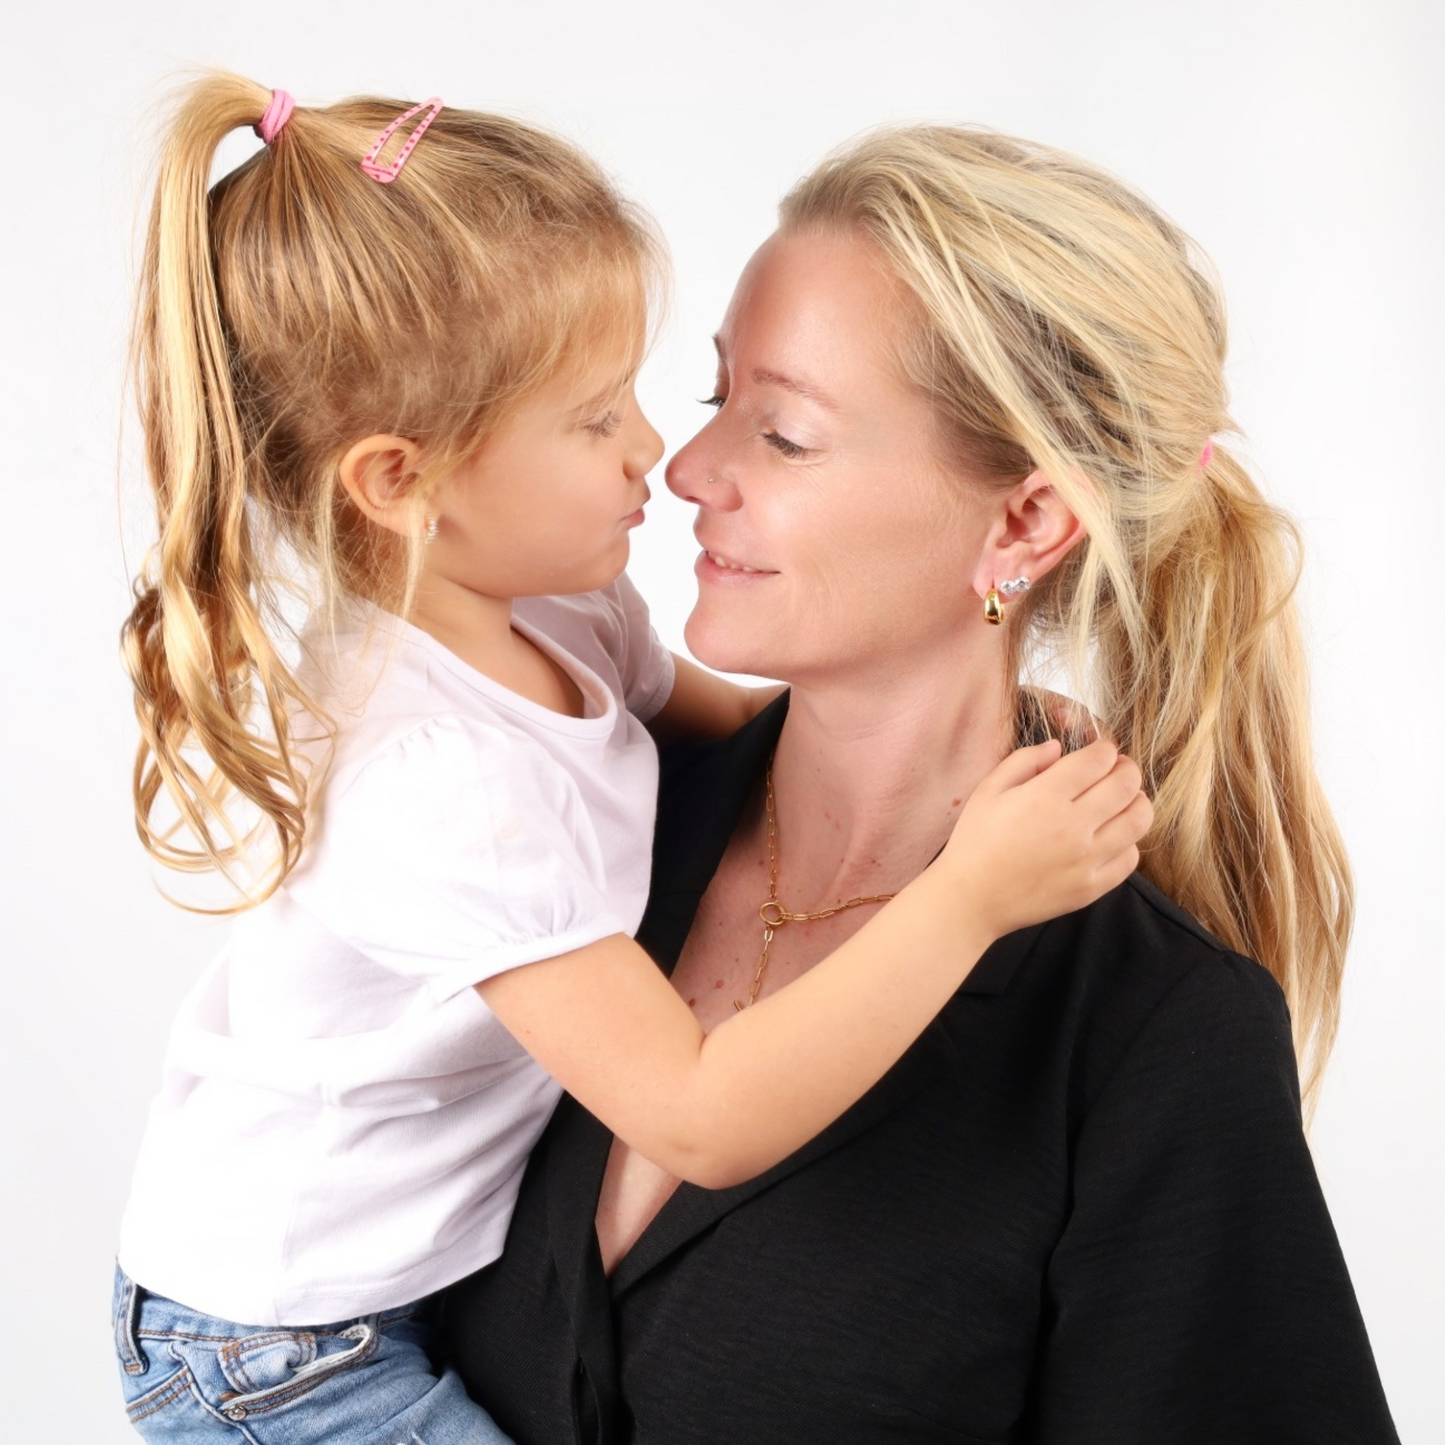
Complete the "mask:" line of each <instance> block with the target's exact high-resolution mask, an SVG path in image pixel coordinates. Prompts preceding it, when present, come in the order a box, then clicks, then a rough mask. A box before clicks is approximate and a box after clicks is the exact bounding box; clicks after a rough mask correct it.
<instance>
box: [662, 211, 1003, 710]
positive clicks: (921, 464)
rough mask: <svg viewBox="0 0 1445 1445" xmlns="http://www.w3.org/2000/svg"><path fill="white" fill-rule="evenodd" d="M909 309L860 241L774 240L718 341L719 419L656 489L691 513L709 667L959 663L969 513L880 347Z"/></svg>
mask: <svg viewBox="0 0 1445 1445" xmlns="http://www.w3.org/2000/svg"><path fill="white" fill-rule="evenodd" d="M909 315H911V303H910V302H909V300H908V298H906V297H905V296H904V295H903V294H902V292H901V291H900V290H899V288H898V286H897V284H896V283H895V282H894V281H893V280H892V279H891V278H890V277H889V276H888V275H887V273H886V272H885V271H884V270H883V269H882V267H881V264H880V263H879V262H878V260H877V259H876V255H875V253H874V251H873V250H872V249H871V248H870V247H869V246H868V244H867V243H866V242H864V241H861V240H859V239H856V238H854V237H850V236H846V235H836V234H824V233H818V232H801V233H794V234H782V233H780V234H778V235H775V236H773V237H772V238H771V239H770V240H768V241H767V242H766V243H765V244H764V245H763V247H762V249H761V250H759V251H758V253H757V254H756V255H755V256H754V257H753V259H752V260H751V262H749V264H748V267H747V269H746V270H745V271H744V272H743V275H742V278H741V279H740V280H739V282H738V287H737V291H736V292H735V293H734V296H733V299H732V303H731V305H730V306H729V307H728V312H727V315H726V317H725V318H724V320H723V324H722V328H721V330H720V331H719V332H718V335H717V348H718V370H717V382H716V388H715V391H714V394H713V396H712V398H711V401H710V404H711V405H712V406H714V407H715V408H716V411H717V414H716V416H715V417H714V418H713V419H712V420H711V421H709V422H708V424H707V425H706V426H705V427H704V428H703V429H702V431H701V432H699V433H698V435H697V436H696V437H694V438H693V440H692V441H690V442H689V443H688V444H687V445H686V446H685V447H683V448H682V450H681V451H679V452H678V453H677V455H676V456H675V457H674V458H673V461H672V464H671V465H670V466H669V467H668V470H667V482H668V485H669V486H670V487H671V488H672V490H673V491H674V492H675V493H677V495H678V496H680V497H683V498H685V499H686V500H688V501H691V502H694V503H696V504H697V506H698V517H697V522H696V525H695V532H696V535H697V539H698V542H699V543H700V544H701V546H702V548H703V552H702V555H701V556H700V557H699V558H698V561H697V566H696V573H697V578H698V601H697V606H696V607H695V608H694V610H693V613H692V616H691V617H690V618H689V620H688V625H687V641H688V646H689V647H690V648H691V649H692V651H693V653H694V654H695V655H696V656H697V657H699V658H700V659H701V660H702V661H703V662H705V663H707V664H709V665H710V666H712V667H716V668H720V669H722V670H725V671H733V672H752V673H757V674H761V675H764V676H770V677H780V678H785V679H787V680H789V681H792V682H808V681H818V680H820V679H821V677H822V676H825V675H827V674H828V673H830V672H835V671H836V670H838V669H840V668H841V669H844V670H846V671H847V672H849V673H851V674H853V675H855V676H859V677H862V676H866V675H867V674H868V673H870V672H873V671H875V670H878V669H881V670H882V671H883V673H884V674H885V675H897V672H898V670H899V669H905V670H906V669H908V668H909V667H910V666H915V665H919V664H920V663H923V662H924V661H925V660H926V659H927V658H928V657H929V655H930V654H940V655H941V656H942V657H949V658H951V659H954V660H957V659H958V658H959V656H960V653H959V649H960V648H962V647H964V646H966V645H967V638H968V636H969V634H970V633H971V632H973V631H975V630H976V629H977V627H978V624H979V623H980V621H981V614H980V613H979V609H978V603H977V599H976V597H975V595H974V592H973V590H972V586H971V583H972V581H973V572H974V562H975V559H976V558H977V557H978V555H979V549H980V546H981V545H982V541H983V538H984V534H985V531H986V522H985V520H984V516H983V510H982V507H981V506H980V505H979V503H978V502H976V501H975V500H973V493H972V489H970V488H968V487H966V486H965V485H964V484H963V483H962V482H961V480H960V479H959V478H958V477H957V475H956V474H952V472H951V469H950V468H949V467H948V466H947V464H946V463H945V462H944V461H943V459H942V455H941V448H940V446H939V443H938V438H937V431H936V426H935V423H934V418H933V416H932V413H931V411H930V408H929V407H928V405H927V403H926V402H925V401H924V400H923V399H922V398H921V397H920V396H919V395H918V394H917V393H916V392H915V391H914V390H913V389H912V388H910V387H909V386H908V385H907V384H906V383H905V382H904V381H903V379H902V378H901V376H900V375H899V373H898V370H897V366H896V363H895V362H894V360H893V357H894V352H895V344H896V340H897V332H896V330H895V328H896V327H897V326H898V325H899V324H900V318H903V317H907V316H909Z"/></svg>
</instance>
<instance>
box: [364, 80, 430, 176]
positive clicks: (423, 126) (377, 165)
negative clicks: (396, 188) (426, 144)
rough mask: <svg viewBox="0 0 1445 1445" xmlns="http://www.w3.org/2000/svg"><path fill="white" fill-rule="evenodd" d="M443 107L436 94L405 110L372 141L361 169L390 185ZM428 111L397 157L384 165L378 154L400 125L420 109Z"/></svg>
mask: <svg viewBox="0 0 1445 1445" xmlns="http://www.w3.org/2000/svg"><path fill="white" fill-rule="evenodd" d="M441 108H442V102H441V97H440V96H437V95H434V96H432V98H431V99H430V100H424V101H422V102H421V104H420V105H414V106H412V108H411V109H410V110H406V111H403V112H402V113H401V114H400V115H399V116H397V118H396V119H395V120H394V121H392V123H391V124H390V125H389V126H387V128H386V129H385V130H384V131H382V133H381V134H380V135H379V136H377V138H376V140H375V141H374V142H373V143H372V147H371V149H370V150H369V151H367V153H366V154H365V155H364V156H362V158H361V169H362V170H364V171H365V172H366V174H367V175H369V176H370V177H371V179H372V180H374V181H376V182H377V183H378V184H380V185H383V186H389V185H390V184H391V183H392V182H393V181H394V180H395V179H396V178H397V176H399V175H400V174H401V168H402V167H403V166H404V165H405V164H406V159H407V157H408V156H409V155H410V154H411V153H412V152H413V151H414V150H415V149H416V143H417V142H418V141H419V140H420V139H421V138H422V137H423V136H424V135H425V134H426V131H427V127H428V126H429V125H430V124H431V123H432V121H434V120H435V119H436V118H437V115H438V113H439V112H440V110H441ZM423 110H424V111H426V116H425V118H424V119H422V120H419V121H418V122H417V124H416V128H415V129H414V130H413V131H412V133H411V134H410V135H409V136H407V138H406V144H405V145H403V146H402V148H401V149H400V150H399V151H398V152H397V153H396V159H395V160H394V161H392V163H391V164H390V165H387V166H384V165H382V164H381V162H380V161H379V160H377V156H379V155H380V154H381V152H382V148H383V147H384V146H385V145H386V143H387V141H389V140H390V139H391V138H392V136H393V135H395V134H396V131H397V129H398V128H399V127H401V126H403V125H405V124H406V123H407V121H409V120H410V119H411V118H412V116H414V115H416V114H418V113H419V112H420V111H423Z"/></svg>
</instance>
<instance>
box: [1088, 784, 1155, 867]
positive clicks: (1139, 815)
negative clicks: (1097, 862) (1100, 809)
mask: <svg viewBox="0 0 1445 1445" xmlns="http://www.w3.org/2000/svg"><path fill="white" fill-rule="evenodd" d="M1153 821H1154V805H1153V804H1152V803H1151V802H1150V801H1149V799H1148V797H1147V796H1146V795H1145V794H1143V793H1136V794H1135V795H1134V801H1133V802H1132V803H1130V804H1129V805H1128V807H1126V808H1125V809H1124V810H1123V811H1122V812H1118V813H1115V814H1114V815H1113V817H1111V818H1110V819H1109V821H1108V822H1107V823H1105V824H1104V826H1103V827H1102V828H1100V829H1099V830H1098V831H1097V832H1096V833H1095V834H1094V849H1095V851H1096V853H1097V854H1098V855H1099V856H1101V857H1104V858H1113V856H1114V855H1115V854H1124V853H1129V852H1132V853H1133V855H1134V861H1133V863H1132V864H1131V865H1130V867H1129V870H1128V872H1129V873H1132V872H1133V871H1134V869H1135V868H1136V867H1138V865H1139V850H1138V848H1137V847H1135V844H1137V843H1138V841H1139V840H1140V839H1141V838H1142V837H1143V836H1144V835H1145V833H1147V832H1148V831H1149V827H1150V825H1151V824H1152V823H1153ZM1124 876H1125V877H1127V876H1128V873H1126V874H1125V875H1124Z"/></svg>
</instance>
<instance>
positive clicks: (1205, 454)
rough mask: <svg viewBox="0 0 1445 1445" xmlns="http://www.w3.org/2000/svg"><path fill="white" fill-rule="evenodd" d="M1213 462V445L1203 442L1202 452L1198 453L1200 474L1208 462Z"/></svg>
mask: <svg viewBox="0 0 1445 1445" xmlns="http://www.w3.org/2000/svg"><path fill="white" fill-rule="evenodd" d="M1213 460H1214V443H1213V442H1205V443H1204V450H1203V451H1202V452H1200V453H1199V470H1200V471H1201V472H1202V471H1203V470H1204V469H1205V467H1207V466H1208V465H1209V464H1210V462H1212V461H1213Z"/></svg>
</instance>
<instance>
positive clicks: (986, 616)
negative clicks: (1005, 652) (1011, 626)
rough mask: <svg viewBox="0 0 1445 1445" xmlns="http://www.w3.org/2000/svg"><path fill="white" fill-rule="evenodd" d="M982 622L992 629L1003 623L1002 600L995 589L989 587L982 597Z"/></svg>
mask: <svg viewBox="0 0 1445 1445" xmlns="http://www.w3.org/2000/svg"><path fill="white" fill-rule="evenodd" d="M983 620H984V621H985V622H987V623H990V624H991V625H992V626H994V627H997V626H998V625H999V624H1000V623H1001V622H1002V621H1003V598H1002V597H1000V596H999V595H998V588H997V587H990V588H989V589H988V591H987V592H985V593H984V595H983Z"/></svg>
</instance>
